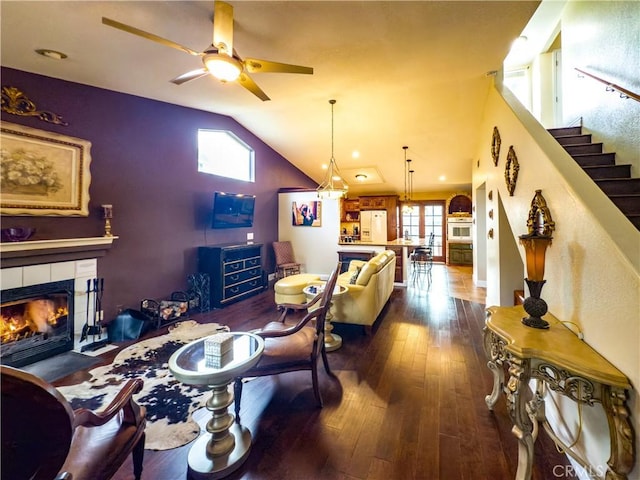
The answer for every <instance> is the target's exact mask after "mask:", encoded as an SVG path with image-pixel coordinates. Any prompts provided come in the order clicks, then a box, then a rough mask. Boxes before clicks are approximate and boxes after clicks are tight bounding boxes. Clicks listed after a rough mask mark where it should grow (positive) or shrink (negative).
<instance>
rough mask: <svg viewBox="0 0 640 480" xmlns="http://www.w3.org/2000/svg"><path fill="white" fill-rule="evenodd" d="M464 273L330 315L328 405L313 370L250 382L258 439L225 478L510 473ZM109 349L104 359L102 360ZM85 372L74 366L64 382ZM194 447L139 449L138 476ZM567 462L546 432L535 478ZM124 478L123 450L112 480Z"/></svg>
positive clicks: (256, 319) (438, 271) (213, 318)
mask: <svg viewBox="0 0 640 480" xmlns="http://www.w3.org/2000/svg"><path fill="white" fill-rule="evenodd" d="M464 275H466V276H467V277H468V279H470V277H471V275H470V270H464V269H463V268H461V267H456V268H455V269H454V268H451V269H448V268H447V267H444V266H442V265H434V270H433V282H432V284H431V286H427V285H421V286H418V285H416V287H415V288H414V287H412V286H409V288H396V289H395V290H394V292H393V294H392V296H391V299H390V301H389V303H388V304H387V306H386V307H385V309H384V310H383V312H382V314H381V316H380V318H379V320H378V322H377V323H376V325H375V326H374V328H373V334H372V335H370V336H366V335H364V332H363V329H362V327H361V326H357V325H346V324H341V323H339V322H336V323H335V330H334V332H336V333H338V334H340V335H341V336H342V338H343V346H342V348H340V349H339V350H336V351H334V352H330V353H329V354H328V355H329V361H330V363H331V368H332V369H333V370H334V372H335V373H336V375H337V377H338V379H337V380H336V379H333V378H331V377H329V376H328V375H327V374H326V373H325V372H324V370H323V368H322V367H320V370H319V381H320V388H321V391H322V396H323V399H324V408H323V409H319V408H317V406H316V403H315V399H314V397H313V391H312V388H311V376H310V374H309V372H296V373H292V374H283V375H280V376H279V377H264V378H258V379H254V380H251V381H249V382H247V383H246V384H245V386H244V393H243V397H242V409H241V414H242V422H243V424H244V425H245V426H247V427H248V428H249V429H250V430H251V432H252V434H253V446H252V451H251V454H250V455H249V458H248V459H247V461H246V462H245V464H244V465H243V466H241V467H240V468H239V469H238V470H237V471H236V472H235V473H233V474H232V475H231V476H230V477H229V478H230V479H232V480H233V479H242V480H281V479H286V480H316V479H320V480H323V479H327V480H342V479H344V480H396V479H398V480H411V479H416V480H439V479H442V480H456V479H463V478H464V479H467V480H477V479H490V480H494V479H497V480H503V479H504V480H508V479H511V478H514V476H515V471H516V468H517V440H516V438H515V437H514V436H513V434H512V433H511V426H512V425H511V421H510V419H509V417H508V415H507V412H506V408H505V402H504V400H503V399H501V400H500V401H499V402H498V403H497V405H496V407H495V409H494V411H493V412H491V411H489V410H488V408H487V406H486V404H485V401H484V398H485V396H486V395H487V394H488V393H489V392H490V391H491V388H492V386H493V383H492V381H493V380H492V374H491V372H490V371H489V369H488V368H487V366H486V358H485V354H484V351H483V347H482V328H483V325H484V319H485V310H484V305H483V304H482V303H481V301H480V302H478V301H477V299H478V298H479V297H480V296H481V295H482V292H481V291H467V292H465V291H463V290H462V289H463V288H464V286H465V285H468V284H470V281H467V280H466V278H467V277H463V276H464ZM461 278H462V279H465V280H464V281H462V280H461ZM449 282H451V284H449ZM418 287H419V288H418ZM451 292H456V293H455V295H457V296H458V298H453V297H452V296H451ZM463 297H464V298H463ZM474 299H475V300H476V301H474ZM274 317H276V311H275V304H274V299H273V290H268V291H265V292H264V293H261V294H260V295H257V296H255V297H252V298H251V299H247V300H245V301H243V302H240V303H238V304H234V305H230V306H228V307H226V308H224V309H222V310H213V311H211V312H207V313H205V314H199V315H197V316H194V319H196V320H198V321H200V322H218V323H222V324H226V325H229V326H230V327H231V328H232V329H233V330H236V331H246V330H250V329H253V328H257V327H259V326H261V325H264V324H265V323H267V322H268V321H270V320H272V319H273V318H274ZM164 331H166V329H164ZM164 331H163V330H160V331H157V332H153V333H155V334H161V333H164ZM115 354H116V352H109V353H108V354H105V355H103V356H102V357H101V360H102V361H103V363H109V362H110V361H111V360H112V359H113V357H114V356H115ZM87 378H88V375H87V374H86V372H78V373H76V374H74V375H72V376H70V377H67V378H65V379H63V380H61V381H60V382H59V384H72V383H79V382H80V381H83V380H86V379H87ZM207 415H210V413H209V412H207V411H199V412H197V413H196V415H195V417H197V418H196V420H198V419H202V418H205V421H206V418H207V417H206V416H207ZM189 448H190V445H186V446H184V447H180V448H177V449H173V450H168V451H161V452H155V451H147V452H145V462H144V466H145V470H144V473H143V478H144V479H145V480H185V478H186V471H187V463H186V462H187V455H188V452H189ZM566 464H567V461H566V458H565V457H564V456H563V455H560V454H558V452H557V451H556V450H555V448H554V446H553V444H552V442H550V440H549V439H548V438H547V437H546V435H545V434H541V435H540V437H539V438H538V441H537V442H536V455H535V462H534V469H533V478H534V480H545V479H550V478H556V477H554V472H553V468H554V466H556V465H566ZM131 478H133V476H132V464H131V460H130V459H128V460H127V461H126V462H125V464H124V465H123V467H122V468H121V469H120V470H119V471H118V473H117V474H116V476H115V477H114V480H130V479H131Z"/></svg>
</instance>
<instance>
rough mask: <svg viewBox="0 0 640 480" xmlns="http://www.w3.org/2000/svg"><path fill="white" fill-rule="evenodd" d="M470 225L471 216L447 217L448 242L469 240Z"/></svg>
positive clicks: (470, 233) (471, 224)
mask: <svg viewBox="0 0 640 480" xmlns="http://www.w3.org/2000/svg"><path fill="white" fill-rule="evenodd" d="M472 226H473V221H472V219H471V217H448V218H447V240H449V241H450V242H471V241H472V236H471V235H472Z"/></svg>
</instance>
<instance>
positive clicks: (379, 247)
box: [338, 238, 428, 286]
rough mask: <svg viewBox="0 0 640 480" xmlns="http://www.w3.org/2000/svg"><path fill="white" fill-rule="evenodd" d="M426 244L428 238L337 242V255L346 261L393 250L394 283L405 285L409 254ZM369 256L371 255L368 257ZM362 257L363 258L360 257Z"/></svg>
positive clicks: (407, 276)
mask: <svg viewBox="0 0 640 480" xmlns="http://www.w3.org/2000/svg"><path fill="white" fill-rule="evenodd" d="M426 246H428V239H426V238H419V239H411V240H404V239H401V238H399V239H397V240H390V241H387V242H384V243H373V242H363V241H359V240H358V241H352V242H340V243H338V257H339V259H340V261H343V260H344V261H345V262H348V261H350V260H353V259H354V258H360V256H366V255H371V256H373V255H375V254H377V253H380V252H382V251H383V250H393V251H394V252H395V253H396V275H395V284H396V285H399V286H406V285H407V280H408V278H409V271H408V270H409V261H408V260H409V255H410V254H411V252H413V250H415V249H416V248H417V247H426ZM369 258H371V257H369ZM362 259H364V258H362Z"/></svg>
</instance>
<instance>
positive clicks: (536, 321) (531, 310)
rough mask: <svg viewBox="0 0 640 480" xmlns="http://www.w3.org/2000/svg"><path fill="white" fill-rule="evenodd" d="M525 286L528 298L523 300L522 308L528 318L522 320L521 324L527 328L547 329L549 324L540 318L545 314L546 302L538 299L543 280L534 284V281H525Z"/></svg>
mask: <svg viewBox="0 0 640 480" xmlns="http://www.w3.org/2000/svg"><path fill="white" fill-rule="evenodd" d="M525 281H526V282H527V286H528V287H529V292H530V293H531V296H530V297H527V298H525V300H524V303H523V305H522V306H523V307H524V311H525V312H527V313H528V314H529V316H528V317H526V318H523V319H522V323H523V324H524V325H526V326H527V327H532V328H541V329H545V328H549V322H547V321H546V320H543V319H542V316H543V315H544V314H545V313H547V310H548V307H547V302H545V301H544V300H543V299H541V298H540V292H541V291H542V287H543V285H544V284H545V280H542V281H540V282H536V281H534V280H529V279H525Z"/></svg>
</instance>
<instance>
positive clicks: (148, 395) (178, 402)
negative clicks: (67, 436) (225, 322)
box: [58, 320, 229, 450]
mask: <svg viewBox="0 0 640 480" xmlns="http://www.w3.org/2000/svg"><path fill="white" fill-rule="evenodd" d="M221 331H229V329H228V327H224V326H221V325H220V324H217V323H209V324H200V323H197V322H195V321H193V320H188V321H184V322H181V323H178V324H176V325H175V326H174V327H173V328H172V329H171V331H170V332H169V333H168V334H166V335H162V336H159V337H155V338H150V339H149V340H143V341H141V342H138V343H136V344H134V345H131V346H130V347H127V348H125V349H123V350H122V351H121V352H120V353H118V355H117V356H116V358H115V359H114V360H113V363H112V364H111V365H105V366H102V367H97V368H94V369H93V370H91V371H90V372H89V373H90V374H91V377H92V378H91V379H90V380H87V381H85V382H83V383H80V384H78V385H70V386H67V387H59V388H58V390H59V391H60V393H62V395H64V396H65V398H66V399H67V400H68V401H69V403H71V406H72V407H73V408H74V409H76V408H88V409H91V410H100V409H101V408H104V407H106V406H107V405H108V404H109V402H110V401H111V400H112V399H113V397H115V395H116V394H117V392H118V391H119V390H120V388H122V385H124V383H126V381H127V380H128V379H129V378H141V379H142V380H144V388H143V389H142V391H141V392H140V393H138V394H136V395H135V396H134V399H135V400H136V402H137V403H138V404H140V405H143V406H144V407H146V409H147V428H146V434H147V439H146V444H145V448H146V449H148V450H169V449H171V448H176V447H180V446H182V445H185V444H187V443H189V442H190V441H192V440H194V439H195V438H196V437H197V436H198V435H199V433H200V427H199V426H198V424H197V423H196V422H194V421H193V420H192V416H191V414H192V413H193V412H194V411H195V410H197V409H198V408H200V407H203V406H204V405H205V402H206V400H207V399H208V398H209V397H210V396H211V393H210V392H211V390H210V389H208V388H206V387H195V386H190V385H184V384H182V383H181V382H179V381H178V380H176V379H175V378H174V377H173V375H172V374H171V372H170V371H169V357H171V354H173V352H175V351H176V350H178V348H180V347H181V346H183V345H185V344H187V343H189V342H191V341H193V340H197V339H199V338H202V337H206V336H208V335H213V334H215V333H218V332H221Z"/></svg>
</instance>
